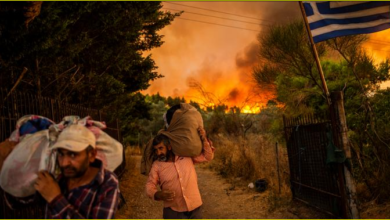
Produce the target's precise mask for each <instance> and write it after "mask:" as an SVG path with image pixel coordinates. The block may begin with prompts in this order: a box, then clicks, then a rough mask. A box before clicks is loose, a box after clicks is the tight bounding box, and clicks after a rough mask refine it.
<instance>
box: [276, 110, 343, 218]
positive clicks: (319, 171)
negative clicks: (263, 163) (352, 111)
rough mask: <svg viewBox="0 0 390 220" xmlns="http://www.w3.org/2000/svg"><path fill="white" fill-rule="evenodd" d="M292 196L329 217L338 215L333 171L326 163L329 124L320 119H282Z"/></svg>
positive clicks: (339, 199) (338, 198)
mask: <svg viewBox="0 0 390 220" xmlns="http://www.w3.org/2000/svg"><path fill="white" fill-rule="evenodd" d="M283 119H284V129H285V137H286V142H287V151H288V158H289V165H290V178H291V189H292V193H293V197H294V198H295V199H297V200H300V201H302V202H304V203H306V204H308V205H311V206H314V207H316V208H318V209H320V210H322V211H324V212H327V213H329V214H331V215H333V216H336V217H340V216H341V215H342V210H341V207H343V206H342V202H343V200H342V197H341V195H342V194H341V193H340V189H339V186H340V182H339V177H340V175H339V173H338V172H337V168H334V167H330V166H328V165H327V164H326V159H327V147H328V144H329V141H330V139H332V138H331V136H330V134H331V133H330V132H331V131H330V128H331V122H330V120H328V119H327V117H324V116H314V115H308V116H304V117H298V118H289V119H287V118H285V117H284V118H283Z"/></svg>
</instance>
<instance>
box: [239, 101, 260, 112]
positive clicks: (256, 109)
mask: <svg viewBox="0 0 390 220" xmlns="http://www.w3.org/2000/svg"><path fill="white" fill-rule="evenodd" d="M262 107H264V104H263V103H261V104H259V103H255V105H251V106H250V105H245V106H244V107H243V108H242V109H241V112H242V113H245V114H256V113H259V112H260V111H261V108H262Z"/></svg>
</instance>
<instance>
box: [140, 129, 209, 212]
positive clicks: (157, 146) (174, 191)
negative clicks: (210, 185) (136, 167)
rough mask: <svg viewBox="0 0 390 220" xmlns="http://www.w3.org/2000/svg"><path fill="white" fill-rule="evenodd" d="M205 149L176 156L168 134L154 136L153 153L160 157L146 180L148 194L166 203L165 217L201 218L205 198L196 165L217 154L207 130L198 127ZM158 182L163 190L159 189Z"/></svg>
mask: <svg viewBox="0 0 390 220" xmlns="http://www.w3.org/2000/svg"><path fill="white" fill-rule="evenodd" d="M198 131H199V135H200V137H201V140H202V142H203V151H202V153H201V154H200V155H199V156H196V157H180V156H176V155H175V154H174V153H173V151H172V148H171V145H170V143H169V139H168V137H166V136H164V135H162V134H160V135H157V136H156V137H155V138H154V139H153V148H154V153H155V155H156V156H157V158H158V160H156V161H155V162H153V165H152V168H151V170H150V173H149V178H148V181H147V183H146V194H147V195H148V196H149V197H150V198H151V199H154V200H157V201H163V202H164V210H163V217H164V218H165V219H181V218H192V219H200V218H202V213H201V206H202V199H201V197H200V193H199V188H198V179H197V175H196V171H195V167H194V164H196V163H201V162H206V161H210V160H212V159H213V157H214V148H213V146H212V142H211V141H210V140H208V139H207V136H206V131H205V130H204V129H203V128H201V127H200V128H199V129H198ZM157 185H159V186H160V188H161V191H159V190H157Z"/></svg>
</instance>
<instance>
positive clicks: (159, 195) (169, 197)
mask: <svg viewBox="0 0 390 220" xmlns="http://www.w3.org/2000/svg"><path fill="white" fill-rule="evenodd" d="M173 198H175V192H173V191H171V190H162V191H158V192H156V193H155V194H154V199H155V200H162V201H173Z"/></svg>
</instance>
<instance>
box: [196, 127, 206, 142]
mask: <svg viewBox="0 0 390 220" xmlns="http://www.w3.org/2000/svg"><path fill="white" fill-rule="evenodd" d="M198 132H199V136H200V139H201V140H202V142H204V141H207V135H206V131H205V130H204V128H202V127H199V128H198Z"/></svg>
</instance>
